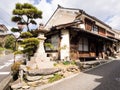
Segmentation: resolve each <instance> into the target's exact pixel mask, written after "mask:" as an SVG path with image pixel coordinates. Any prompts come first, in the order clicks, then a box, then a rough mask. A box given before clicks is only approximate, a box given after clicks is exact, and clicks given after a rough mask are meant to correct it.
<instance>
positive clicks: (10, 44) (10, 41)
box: [5, 35, 16, 50]
mask: <svg viewBox="0 0 120 90" xmlns="http://www.w3.org/2000/svg"><path fill="white" fill-rule="evenodd" d="M15 40H16V39H15V37H14V36H12V35H9V36H7V37H6V39H5V48H7V49H12V50H14V47H15Z"/></svg>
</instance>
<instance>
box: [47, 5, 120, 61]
mask: <svg viewBox="0 0 120 90" xmlns="http://www.w3.org/2000/svg"><path fill="white" fill-rule="evenodd" d="M45 29H47V30H48V31H49V32H48V33H46V37H47V39H46V41H45V42H46V43H47V44H46V45H45V49H46V52H47V53H48V55H49V56H52V57H53V58H55V59H60V60H70V59H72V60H75V59H96V58H105V57H106V56H111V55H112V52H113V51H114V50H115V49H114V48H113V45H114V43H117V42H118V41H119V39H117V37H115V31H114V30H112V28H111V27H110V26H109V25H107V24H105V23H104V22H102V21H101V20H99V19H97V18H96V17H94V16H91V15H89V14H87V13H86V12H85V11H83V10H80V9H73V8H64V7H61V6H58V8H57V9H56V11H55V12H54V14H53V15H52V16H51V18H50V19H49V20H48V22H47V23H46V25H45Z"/></svg>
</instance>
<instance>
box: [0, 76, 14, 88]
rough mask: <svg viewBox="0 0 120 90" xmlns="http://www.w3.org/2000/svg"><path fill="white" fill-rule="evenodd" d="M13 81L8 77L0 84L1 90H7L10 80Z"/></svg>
mask: <svg viewBox="0 0 120 90" xmlns="http://www.w3.org/2000/svg"><path fill="white" fill-rule="evenodd" d="M11 79H12V77H11V75H9V76H7V77H6V78H5V79H4V80H2V81H1V82H0V90H5V88H6V87H7V85H8V84H9V82H10V80H11Z"/></svg>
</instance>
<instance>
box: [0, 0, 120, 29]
mask: <svg viewBox="0 0 120 90" xmlns="http://www.w3.org/2000/svg"><path fill="white" fill-rule="evenodd" d="M17 2H20V3H26V2H27V3H31V4H33V5H34V6H36V7H37V8H38V9H40V10H42V12H43V18H42V19H41V20H37V22H38V23H41V22H42V23H44V24H45V23H46V22H47V21H48V19H49V18H50V17H51V15H52V14H53V12H54V11H55V10H56V8H57V5H58V4H59V5H61V6H63V7H67V8H79V9H83V10H84V11H85V12H86V13H88V14H90V15H92V16H95V17H96V18H98V19H100V20H102V21H103V22H105V23H107V24H108V25H110V26H111V27H112V28H115V29H119V30H120V24H119V22H120V0H92V1H91V0H1V3H0V23H1V24H5V25H6V26H7V27H8V28H11V27H13V26H16V24H15V23H13V22H11V17H12V10H13V9H14V7H15V4H16V3H17ZM6 5H7V6H6Z"/></svg>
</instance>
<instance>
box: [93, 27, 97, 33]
mask: <svg viewBox="0 0 120 90" xmlns="http://www.w3.org/2000/svg"><path fill="white" fill-rule="evenodd" d="M93 32H94V33H98V26H96V25H94V26H93Z"/></svg>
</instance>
